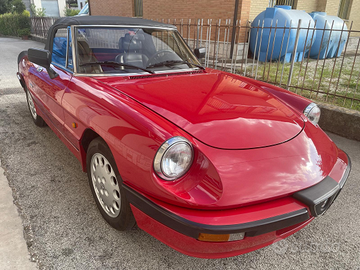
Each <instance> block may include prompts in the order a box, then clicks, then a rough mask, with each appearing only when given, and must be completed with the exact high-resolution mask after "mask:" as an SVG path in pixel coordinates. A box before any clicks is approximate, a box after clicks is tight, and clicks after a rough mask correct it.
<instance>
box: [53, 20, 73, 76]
mask: <svg viewBox="0 0 360 270" xmlns="http://www.w3.org/2000/svg"><path fill="white" fill-rule="evenodd" d="M61 29H64V28H59V29H57V30H56V32H55V33H54V36H53V44H52V46H51V64H52V65H54V66H57V67H59V68H62V69H65V70H66V71H68V72H71V73H73V72H74V63H73V58H74V57H73V56H74V50H73V46H72V44H70V42H72V40H73V38H72V31H71V27H70V26H68V27H67V28H66V53H65V65H62V64H60V63H58V62H55V61H54V59H53V53H54V39H55V37H56V34H57V32H58V30H61ZM70 37H71V39H70ZM69 41H70V42H69ZM70 49H71V50H72V53H71V62H72V63H70V64H69V56H70V54H69V50H70ZM70 65H71V66H72V67H70Z"/></svg>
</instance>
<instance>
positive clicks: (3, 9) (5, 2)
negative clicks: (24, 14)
mask: <svg viewBox="0 0 360 270" xmlns="http://www.w3.org/2000/svg"><path fill="white" fill-rule="evenodd" d="M10 11H11V3H10V0H0V14H4V13H8V12H10Z"/></svg>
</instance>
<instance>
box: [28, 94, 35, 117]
mask: <svg viewBox="0 0 360 270" xmlns="http://www.w3.org/2000/svg"><path fill="white" fill-rule="evenodd" d="M27 96H28V99H27V100H28V104H29V109H30V113H31V115H32V117H33V118H34V119H36V117H37V114H36V109H35V105H34V101H33V99H32V96H31V94H30V92H29V91H27Z"/></svg>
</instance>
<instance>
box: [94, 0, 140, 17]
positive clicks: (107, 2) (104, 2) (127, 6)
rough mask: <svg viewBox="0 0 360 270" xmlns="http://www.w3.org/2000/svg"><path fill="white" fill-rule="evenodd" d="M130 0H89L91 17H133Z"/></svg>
mask: <svg viewBox="0 0 360 270" xmlns="http://www.w3.org/2000/svg"><path fill="white" fill-rule="evenodd" d="M133 9H134V7H133V1H132V0H90V10H91V15H106V16H124V17H132V16H134V11H133Z"/></svg>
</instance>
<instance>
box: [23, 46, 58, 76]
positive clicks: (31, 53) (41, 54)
mask: <svg viewBox="0 0 360 270" xmlns="http://www.w3.org/2000/svg"><path fill="white" fill-rule="evenodd" d="M28 59H29V61H30V62H33V63H35V64H37V65H39V66H42V67H44V68H46V71H47V72H48V74H49V77H50V78H51V79H54V78H56V77H57V76H58V74H57V73H56V72H55V71H54V70H53V69H52V68H51V67H50V63H51V54H50V52H49V51H48V50H42V49H32V48H30V49H28Z"/></svg>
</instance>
